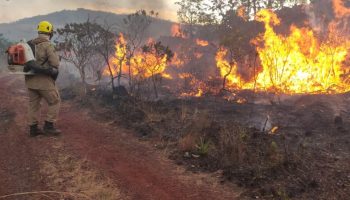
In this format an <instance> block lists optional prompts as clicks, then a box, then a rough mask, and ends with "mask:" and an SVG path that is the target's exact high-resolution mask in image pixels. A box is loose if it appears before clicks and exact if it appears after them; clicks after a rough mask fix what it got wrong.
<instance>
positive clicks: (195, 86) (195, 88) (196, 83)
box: [178, 73, 207, 97]
mask: <svg viewBox="0 0 350 200" xmlns="http://www.w3.org/2000/svg"><path fill="white" fill-rule="evenodd" d="M178 76H179V78H180V79H186V80H189V84H190V86H191V91H189V92H182V93H181V95H180V96H181V97H201V96H203V94H204V91H206V90H207V85H206V84H205V83H204V82H202V81H200V80H198V79H197V78H196V77H194V76H193V75H192V74H190V73H181V74H179V75H178Z"/></svg>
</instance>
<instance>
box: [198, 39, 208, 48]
mask: <svg viewBox="0 0 350 200" xmlns="http://www.w3.org/2000/svg"><path fill="white" fill-rule="evenodd" d="M196 43H197V45H198V46H202V47H206V46H208V45H209V42H208V41H206V40H200V39H196Z"/></svg>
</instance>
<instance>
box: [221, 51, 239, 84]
mask: <svg viewBox="0 0 350 200" xmlns="http://www.w3.org/2000/svg"><path fill="white" fill-rule="evenodd" d="M227 52H228V51H227V49H224V48H221V49H219V51H218V52H217V54H216V62H217V67H218V68H219V69H220V75H221V76H222V77H223V78H224V79H225V82H226V83H225V84H226V85H227V86H229V87H230V88H242V87H243V85H242V79H241V78H240V76H239V74H238V71H237V69H238V68H237V64H236V63H235V62H232V63H229V62H228V61H227V60H226V59H225V58H226V56H227Z"/></svg>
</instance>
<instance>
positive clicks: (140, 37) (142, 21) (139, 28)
mask: <svg viewBox="0 0 350 200" xmlns="http://www.w3.org/2000/svg"><path fill="white" fill-rule="evenodd" d="M157 16H158V13H156V12H154V11H150V12H149V13H147V11H145V10H139V11H137V12H135V13H133V14H130V15H128V16H127V17H126V18H124V20H123V22H124V24H123V26H124V30H125V32H124V33H125V36H126V39H127V41H128V42H127V48H126V50H127V52H126V53H127V55H126V59H127V62H126V63H127V65H128V76H129V89H130V92H131V93H132V92H133V90H134V86H135V84H134V83H133V82H134V81H133V73H132V70H133V69H132V65H131V59H132V57H133V56H134V54H135V52H136V50H137V49H139V48H140V47H141V45H142V43H144V41H145V40H146V34H147V30H148V28H149V26H150V25H151V23H152V22H153V20H154V18H155V17H157Z"/></svg>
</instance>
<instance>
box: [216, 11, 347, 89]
mask: <svg viewBox="0 0 350 200" xmlns="http://www.w3.org/2000/svg"><path fill="white" fill-rule="evenodd" d="M257 21H260V22H263V23H264V24H265V33H264V34H263V35H261V36H259V37H258V38H256V39H255V40H254V41H253V43H254V44H256V45H257V51H258V54H259V58H260V60H261V65H262V69H261V71H260V72H257V75H256V76H255V77H253V78H252V79H253V80H250V81H242V80H241V79H240V78H239V76H238V73H237V71H236V67H234V68H233V70H232V72H230V74H229V76H228V77H227V78H228V80H229V81H230V82H231V83H234V84H235V87H236V88H237V87H238V88H245V89H255V90H258V91H273V92H281V93H288V94H296V93H343V92H347V91H349V90H350V84H349V83H346V82H345V78H346V77H344V74H345V68H344V67H342V63H343V62H344V61H345V59H346V55H347V53H348V50H349V42H348V41H346V40H344V41H341V42H339V41H340V38H336V37H334V36H332V33H330V35H329V37H328V40H327V41H326V42H320V41H318V39H317V38H316V37H315V36H314V32H313V31H312V30H310V29H307V28H296V27H294V26H292V27H291V30H290V31H291V33H290V35H288V36H282V35H279V34H277V33H276V32H275V31H274V28H273V26H275V25H278V24H279V23H280V20H279V19H278V17H277V15H276V14H275V13H273V12H271V11H269V10H262V11H260V12H259V13H258V15H257ZM334 38H336V39H337V40H338V41H336V40H334ZM224 53H225V51H224V52H222V53H221V54H224ZM218 55H220V51H219V53H218ZM217 66H218V68H219V69H220V70H221V75H223V74H227V71H225V68H227V67H228V66H230V65H229V64H227V61H226V63H225V60H224V58H223V57H222V56H217ZM240 82H242V84H241V85H240V84H239V83H240Z"/></svg>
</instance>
